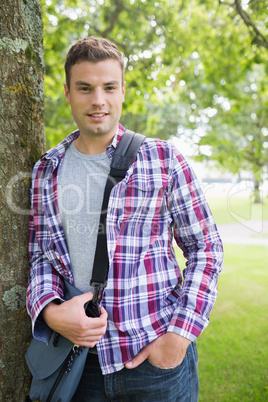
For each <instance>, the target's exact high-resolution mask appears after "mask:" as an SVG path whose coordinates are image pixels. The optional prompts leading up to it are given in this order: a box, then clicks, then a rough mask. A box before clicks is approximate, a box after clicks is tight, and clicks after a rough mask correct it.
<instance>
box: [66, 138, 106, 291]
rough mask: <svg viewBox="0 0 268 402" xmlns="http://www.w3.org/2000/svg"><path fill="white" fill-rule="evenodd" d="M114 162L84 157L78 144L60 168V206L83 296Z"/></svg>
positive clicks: (103, 157)
mask: <svg viewBox="0 0 268 402" xmlns="http://www.w3.org/2000/svg"><path fill="white" fill-rule="evenodd" d="M110 164H111V161H110V159H109V157H108V155H107V153H106V152H104V153H101V154H97V155H87V154H82V153H81V152H79V151H78V150H77V149H76V146H75V144H74V142H72V144H71V145H70V147H69V148H68V150H67V152H66V154H65V156H64V158H63V161H62V165H61V168H60V173H59V179H58V202H59V211H60V217H61V221H62V225H63V230H64V234H65V237H66V241H67V245H68V249H69V254H70V259H71V267H72V271H73V275H74V281H75V286H76V287H77V288H78V289H79V290H80V291H82V292H88V291H89V290H91V291H92V290H93V288H92V287H91V286H90V280H91V276H92V268H93V262H94V256H95V250H96V242H97V234H98V227H99V220H100V213H101V207H102V200H103V194H104V188H105V184H106V180H107V177H108V174H109V171H110Z"/></svg>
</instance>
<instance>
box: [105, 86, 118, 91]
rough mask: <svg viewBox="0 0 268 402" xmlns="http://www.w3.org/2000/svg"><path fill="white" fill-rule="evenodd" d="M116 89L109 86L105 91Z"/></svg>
mask: <svg viewBox="0 0 268 402" xmlns="http://www.w3.org/2000/svg"><path fill="white" fill-rule="evenodd" d="M115 89H116V88H115V87H112V86H110V87H106V91H114V90H115Z"/></svg>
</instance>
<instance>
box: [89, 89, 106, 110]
mask: <svg viewBox="0 0 268 402" xmlns="http://www.w3.org/2000/svg"><path fill="white" fill-rule="evenodd" d="M104 95H105V94H104V91H103V89H102V88H96V89H95V91H94V94H93V97H92V104H93V105H94V106H102V105H104V104H105V96H104Z"/></svg>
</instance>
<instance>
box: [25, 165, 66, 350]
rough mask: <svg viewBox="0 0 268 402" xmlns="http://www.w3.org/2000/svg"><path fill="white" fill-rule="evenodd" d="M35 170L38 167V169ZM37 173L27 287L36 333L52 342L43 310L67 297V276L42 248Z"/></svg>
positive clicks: (31, 214) (42, 338) (42, 224)
mask: <svg viewBox="0 0 268 402" xmlns="http://www.w3.org/2000/svg"><path fill="white" fill-rule="evenodd" d="M34 172H35V169H34ZM34 172H33V181H32V183H33V186H32V189H31V192H30V195H31V213H30V219H29V268H30V275H29V280H28V286H27V300H26V305H27V311H28V314H29V315H30V317H31V320H32V333H33V336H34V337H35V338H37V339H40V340H43V341H45V342H47V343H48V341H49V338H50V335H51V332H52V331H51V329H50V328H49V327H48V326H47V324H46V323H45V321H44V319H43V318H42V314H41V312H42V310H43V309H44V307H45V306H46V305H47V304H48V303H50V302H51V301H53V300H55V299H58V300H63V297H64V283H63V279H62V278H61V277H60V275H59V274H58V273H57V271H56V270H55V269H54V268H53V266H52V265H51V264H50V262H49V260H48V258H47V257H46V255H45V253H44V252H43V251H42V250H41V248H40V247H39V244H38V241H37V237H36V229H37V230H39V235H40V236H42V235H43V236H44V235H45V232H42V228H43V231H44V221H42V220H44V219H45V217H44V216H42V215H41V218H40V213H39V214H38V219H37V220H36V221H37V222H36V223H35V210H34V208H33V200H32V194H33V188H34V186H36V185H37V184H36V182H35V178H34V176H35V175H34Z"/></svg>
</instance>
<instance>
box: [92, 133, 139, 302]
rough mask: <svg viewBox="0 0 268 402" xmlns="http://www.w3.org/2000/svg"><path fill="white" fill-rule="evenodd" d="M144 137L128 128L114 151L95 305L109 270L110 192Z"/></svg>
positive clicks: (101, 230) (100, 234) (97, 258)
mask: <svg viewBox="0 0 268 402" xmlns="http://www.w3.org/2000/svg"><path fill="white" fill-rule="evenodd" d="M144 139H145V136H144V135H142V134H138V133H134V132H133V131H130V130H127V131H125V132H124V134H123V136H122V138H121V140H120V142H119V144H118V146H117V148H116V149H115V151H114V155H113V158H112V162H111V168H110V173H109V176H108V178H107V182H106V186H105V190H104V196H103V202H102V211H101V216H100V223H99V230H98V238H97V246H96V251H95V257H94V264H93V271H92V279H91V281H90V284H91V286H94V288H95V292H94V298H93V301H92V302H93V304H94V305H96V304H99V302H100V300H101V297H102V293H103V290H104V288H105V287H106V284H107V277H108V271H109V258H108V250H107V238H106V217H107V208H108V202H109V196H110V192H111V190H112V188H113V187H114V186H115V185H116V184H117V183H119V182H120V181H122V180H123V178H124V177H125V175H126V172H127V170H128V169H129V167H130V166H131V165H132V163H133V161H134V159H135V157H136V155H137V153H138V151H139V148H140V146H141V144H142V143H143V141H144Z"/></svg>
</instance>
